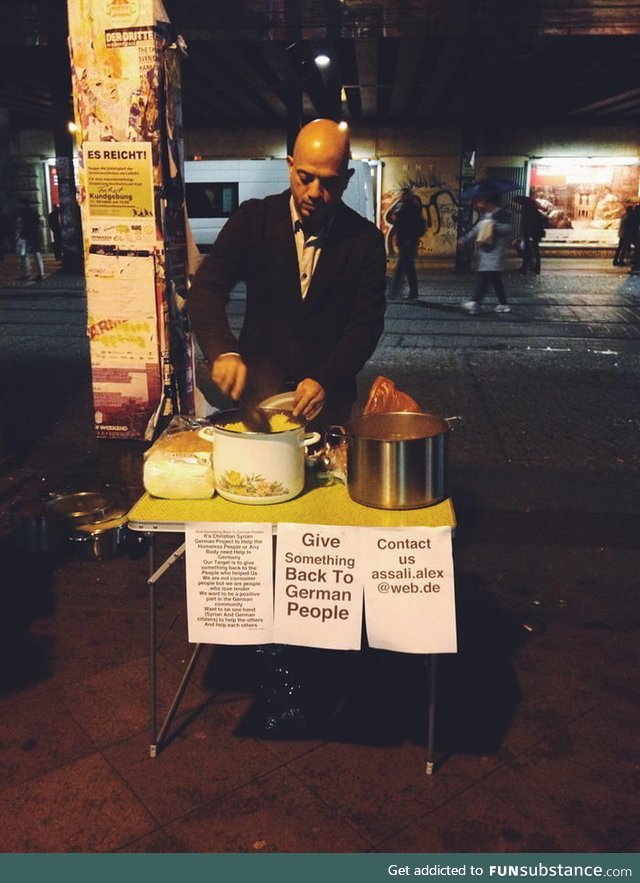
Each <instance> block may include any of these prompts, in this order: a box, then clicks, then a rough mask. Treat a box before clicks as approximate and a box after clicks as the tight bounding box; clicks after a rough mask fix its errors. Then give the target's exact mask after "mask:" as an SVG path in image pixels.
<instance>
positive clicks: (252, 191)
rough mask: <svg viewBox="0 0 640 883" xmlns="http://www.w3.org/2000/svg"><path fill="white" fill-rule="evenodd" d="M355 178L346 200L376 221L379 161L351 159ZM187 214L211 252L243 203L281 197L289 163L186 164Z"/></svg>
mask: <svg viewBox="0 0 640 883" xmlns="http://www.w3.org/2000/svg"><path fill="white" fill-rule="evenodd" d="M349 165H350V167H351V168H353V169H354V170H355V171H354V175H353V177H352V178H351V180H350V181H349V185H348V187H347V189H346V190H345V193H344V196H343V200H344V202H345V203H346V204H347V205H348V206H350V207H351V208H352V209H354V210H355V211H357V212H359V213H360V214H361V215H364V217H365V218H368V219H369V220H370V221H373V222H374V223H375V222H376V208H375V206H376V193H377V182H378V178H379V163H377V162H376V163H370V162H368V161H367V160H352V161H351V162H350V164H349ZM184 175H185V190H186V202H187V215H188V218H189V223H190V226H191V232H192V233H193V238H194V239H195V242H196V244H197V246H198V248H199V250H200V251H201V252H207V251H208V250H209V249H210V248H211V246H212V245H213V243H214V242H215V239H216V236H217V235H218V233H219V232H220V230H221V229H222V227H223V226H224V224H225V223H226V220H227V218H228V217H229V216H230V215H231V214H232V213H233V212H234V211H235V210H236V208H237V207H238V206H239V205H240V203H241V202H244V201H245V200H247V199H262V198H263V197H265V196H269V195H270V194H272V193H281V192H282V191H283V190H286V189H287V187H288V186H289V174H288V170H287V161H286V159H271V158H266V159H239V160H234V159H219V160H214V159H207V160H189V161H187V162H185V164H184Z"/></svg>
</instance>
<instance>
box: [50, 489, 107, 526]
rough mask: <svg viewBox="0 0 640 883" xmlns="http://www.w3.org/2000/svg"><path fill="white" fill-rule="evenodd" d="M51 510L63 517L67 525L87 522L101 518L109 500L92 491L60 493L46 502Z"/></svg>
mask: <svg viewBox="0 0 640 883" xmlns="http://www.w3.org/2000/svg"><path fill="white" fill-rule="evenodd" d="M47 506H48V508H49V510H50V511H51V512H54V513H55V514H56V515H59V516H61V517H62V518H64V519H65V520H66V522H67V524H68V525H69V527H71V528H73V527H77V526H78V525H80V524H89V523H91V522H95V521H98V520H99V519H100V518H103V517H104V515H105V513H106V511H107V509H108V507H109V501H108V500H107V498H106V497H105V496H103V495H102V494H99V493H95V492H94V491H79V492H78V493H76V494H62V495H61V496H58V497H54V498H53V499H52V500H51V502H49V503H47Z"/></svg>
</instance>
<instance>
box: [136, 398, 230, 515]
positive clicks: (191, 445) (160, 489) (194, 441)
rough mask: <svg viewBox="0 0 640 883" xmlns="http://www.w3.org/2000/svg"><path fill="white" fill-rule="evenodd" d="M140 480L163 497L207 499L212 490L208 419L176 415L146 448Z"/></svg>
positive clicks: (170, 498) (166, 498) (146, 488)
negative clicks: (147, 448)
mask: <svg viewBox="0 0 640 883" xmlns="http://www.w3.org/2000/svg"><path fill="white" fill-rule="evenodd" d="M142 483H143V485H144V489H145V490H146V491H147V493H149V494H151V495H152V496H154V497H160V498H161V499H163V500H206V499H209V498H210V497H212V496H213V495H214V493H215V485H214V480H213V434H212V431H211V424H210V423H209V422H208V421H207V420H201V419H198V418H195V417H184V416H181V415H177V416H175V417H173V418H172V419H171V422H170V423H169V425H168V426H167V428H166V429H165V431H164V432H163V433H162V435H160V436H159V438H158V439H157V440H156V441H155V442H154V444H153V445H152V446H151V447H150V448H149V450H148V451H146V453H145V455H144V466H143V470H142Z"/></svg>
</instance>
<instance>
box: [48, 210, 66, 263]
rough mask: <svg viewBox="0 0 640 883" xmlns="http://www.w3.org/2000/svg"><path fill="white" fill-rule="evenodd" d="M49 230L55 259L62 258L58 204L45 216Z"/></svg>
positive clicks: (59, 259)
mask: <svg viewBox="0 0 640 883" xmlns="http://www.w3.org/2000/svg"><path fill="white" fill-rule="evenodd" d="M47 221H48V223H49V230H50V231H51V245H52V246H53V253H54V255H55V258H56V260H57V261H61V260H62V225H61V223H60V206H59V205H54V207H53V208H52V209H51V211H50V212H49V215H48V217H47Z"/></svg>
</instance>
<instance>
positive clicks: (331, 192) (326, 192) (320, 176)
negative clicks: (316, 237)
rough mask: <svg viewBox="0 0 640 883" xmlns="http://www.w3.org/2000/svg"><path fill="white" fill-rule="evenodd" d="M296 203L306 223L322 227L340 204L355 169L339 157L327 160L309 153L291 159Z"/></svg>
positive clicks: (290, 166)
mask: <svg viewBox="0 0 640 883" xmlns="http://www.w3.org/2000/svg"><path fill="white" fill-rule="evenodd" d="M287 163H288V165H289V182H290V185H291V193H292V195H293V202H294V204H295V207H296V209H297V211H298V214H299V216H300V219H301V221H302V222H303V223H306V222H310V223H311V224H312V226H322V224H324V222H325V221H326V219H327V218H328V217H329V215H330V214H331V213H332V212H333V211H334V209H335V207H336V206H337V205H338V203H339V202H340V199H341V198H342V194H343V193H344V190H345V187H346V186H347V184H348V182H349V178H350V177H351V175H352V174H353V172H352V170H350V169H348V168H344V163H343V162H340V161H339V160H338V159H337V158H336V157H333V158H332V157H328V158H327V159H326V160H323V159H320V158H318V157H317V156H313V155H311V154H310V153H306V155H305V151H297V150H296V151H295V152H294V155H293V156H288V157H287Z"/></svg>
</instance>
